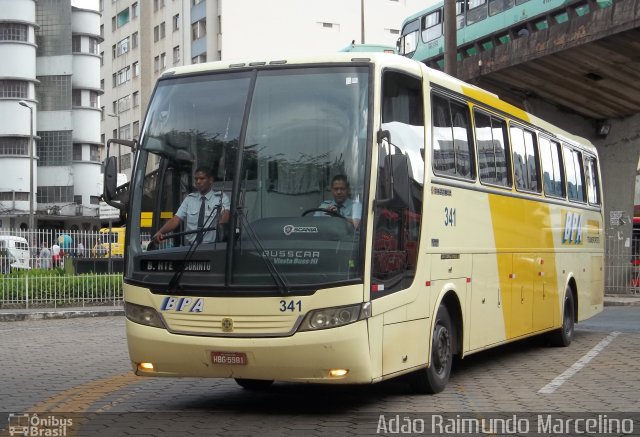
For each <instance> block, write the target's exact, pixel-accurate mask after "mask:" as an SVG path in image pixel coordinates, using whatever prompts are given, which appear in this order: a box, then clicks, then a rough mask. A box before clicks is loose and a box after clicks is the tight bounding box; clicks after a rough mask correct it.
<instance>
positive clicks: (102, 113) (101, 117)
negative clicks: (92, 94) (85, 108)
mask: <svg viewBox="0 0 640 437" xmlns="http://www.w3.org/2000/svg"><path fill="white" fill-rule="evenodd" d="M100 120H102V121H104V106H101V107H100Z"/></svg>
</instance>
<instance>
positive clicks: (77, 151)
mask: <svg viewBox="0 0 640 437" xmlns="http://www.w3.org/2000/svg"><path fill="white" fill-rule="evenodd" d="M73 160H74V161H82V144H74V145H73Z"/></svg>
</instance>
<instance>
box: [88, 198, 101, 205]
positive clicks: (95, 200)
mask: <svg viewBox="0 0 640 437" xmlns="http://www.w3.org/2000/svg"><path fill="white" fill-rule="evenodd" d="M89 203H90V204H91V205H100V196H89Z"/></svg>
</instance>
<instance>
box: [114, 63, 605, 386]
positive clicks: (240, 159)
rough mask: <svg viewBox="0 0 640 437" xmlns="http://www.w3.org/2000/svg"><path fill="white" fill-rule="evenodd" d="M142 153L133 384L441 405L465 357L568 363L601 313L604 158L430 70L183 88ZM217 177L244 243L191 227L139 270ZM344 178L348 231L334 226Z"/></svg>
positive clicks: (236, 70)
mask: <svg viewBox="0 0 640 437" xmlns="http://www.w3.org/2000/svg"><path fill="white" fill-rule="evenodd" d="M136 149H137V152H136V159H135V167H134V169H133V176H132V182H131V185H130V186H131V192H130V197H129V198H130V200H129V202H130V203H129V204H128V213H127V220H129V221H130V223H129V225H128V226H127V227H126V229H127V233H128V235H127V238H126V244H127V247H126V256H125V272H124V300H125V312H126V318H127V322H126V326H127V327H126V330H127V339H128V345H129V353H130V357H131V362H132V366H133V370H134V372H135V373H136V374H138V375H141V376H156V377H161V376H164V377H175V376H191V377H215V378H234V379H235V380H236V381H237V382H238V384H240V385H241V386H243V387H245V388H253V389H257V388H265V387H268V386H269V384H271V383H272V382H273V381H274V380H277V381H299V382H316V383H330V384H342V383H374V382H379V381H382V380H386V379H389V378H394V377H397V376H400V375H407V374H408V375H409V377H408V380H409V381H410V382H411V385H412V387H413V389H415V390H416V391H417V392H425V393H436V392H439V391H441V390H443V389H444V387H445V385H446V383H447V381H448V379H449V375H450V371H451V363H452V358H453V356H458V357H461V358H463V357H465V356H467V355H470V354H473V353H475V352H478V351H482V350H485V349H487V348H491V347H493V346H497V345H500V344H504V343H507V342H510V341H514V340H518V339H522V338H525V337H529V336H532V335H539V334H545V335H547V336H548V337H549V340H550V342H551V343H554V344H557V345H561V346H567V345H568V344H569V343H570V342H571V339H572V336H573V333H574V324H575V323H576V322H579V321H581V320H583V319H586V318H589V317H591V316H593V315H594V314H596V313H598V312H600V311H601V310H602V307H603V244H604V235H603V215H602V207H603V205H602V197H601V190H600V183H601V182H600V176H599V168H598V167H599V166H598V156H597V153H596V150H595V148H594V147H593V146H592V145H591V144H589V143H588V142H587V141H585V140H584V139H582V138H578V137H576V136H573V135H571V134H569V133H567V132H564V131H562V130H560V129H558V128H556V127H554V126H552V125H551V124H549V123H546V122H544V121H542V120H540V119H538V118H536V117H534V116H532V115H530V114H528V113H526V112H524V111H522V110H520V109H517V108H515V107H513V106H511V105H509V104H507V103H505V102H503V101H501V100H500V99H499V98H498V97H497V96H495V95H493V94H491V93H488V92H486V91H483V90H481V89H479V88H477V87H474V86H472V85H469V84H467V83H464V82H461V81H458V80H456V79H453V78H451V77H449V76H447V75H445V74H443V73H441V72H438V71H434V70H431V69H429V68H427V67H426V66H425V65H423V64H421V63H419V62H415V61H412V60H409V59H405V58H402V57H400V56H396V55H390V54H382V53H367V54H364V55H363V56H362V57H359V56H357V54H355V55H354V54H353V53H338V54H332V55H327V56H325V57H314V58H305V59H283V60H273V61H254V60H252V61H247V62H239V63H228V62H216V63H205V64H198V65H190V66H185V67H178V68H174V69H170V70H168V71H166V72H165V73H163V74H162V76H161V77H160V78H159V80H158V82H157V85H156V88H155V91H154V93H153V96H152V98H151V100H150V103H149V108H148V112H147V115H146V119H145V121H144V126H143V129H142V131H141V136H140V141H139V144H136ZM113 159H114V158H112V157H111V158H108V162H107V165H106V171H105V174H106V179H107V181H106V182H105V186H106V187H107V190H106V191H107V192H109V190H112V191H113V190H114V188H115V187H112V186H111V185H113V184H111V185H110V182H109V180H111V181H113V180H115V178H114V172H113V169H114V167H113V165H112V164H113V163H112V161H113ZM203 165H204V166H207V167H209V168H210V169H211V171H212V174H213V175H214V179H215V180H214V183H213V190H214V191H215V192H217V194H218V195H219V194H220V193H224V194H225V195H226V196H228V199H229V204H228V205H230V206H229V207H228V209H229V212H230V217H231V218H230V222H229V223H228V224H222V223H219V221H218V220H214V225H212V226H211V228H216V230H217V238H216V240H215V241H211V242H206V240H205V242H201V241H202V238H190V239H188V238H186V237H188V234H190V233H194V232H204V231H208V230H210V228H205V229H200V230H189V229H180V228H178V229H176V230H175V231H174V233H173V234H171V235H169V236H167V238H166V239H165V240H163V241H162V243H161V244H159V245H157V244H150V245H149V246H148V247H147V250H144V248H143V247H142V245H141V243H140V242H141V241H142V238H141V235H140V234H141V230H140V229H141V226H140V224H141V222H142V221H143V222H144V223H145V228H146V229H147V230H148V229H150V230H151V234H153V233H154V232H156V231H157V230H158V229H159V228H160V227H161V226H162V225H163V223H165V221H166V220H168V219H170V218H171V217H172V216H173V214H175V212H176V211H177V210H178V208H179V206H180V205H181V202H182V200H183V198H184V197H185V196H186V195H187V194H188V193H189V192H191V191H193V190H194V186H193V172H194V170H195V169H196V168H197V167H199V166H203ZM338 175H342V176H346V184H344V185H346V186H343V187H342V189H343V196H342V199H340V201H339V203H340V205H338V206H344V207H345V208H344V210H348V211H349V213H347V214H344V213H339V212H337V210H338V209H339V208H335V209H332V208H328V207H327V205H333V204H334V202H337V200H336V199H338V196H334V193H333V191H332V188H333V185H332V184H333V182H334V181H335V179H334V178H335V177H336V176H338ZM342 176H341V177H342ZM343 182H344V179H343ZM345 188H346V195H344V194H345V193H344V191H345V190H344V189H345ZM107 197H108V196H107ZM112 202H113V201H112ZM220 206H221V207H222V205H220ZM354 216H358V218H359V220H352V219H351V218H353V217H354ZM148 226H150V228H149V227H148ZM189 241H192V242H191V243H189Z"/></svg>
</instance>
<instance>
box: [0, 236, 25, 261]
mask: <svg viewBox="0 0 640 437" xmlns="http://www.w3.org/2000/svg"><path fill="white" fill-rule="evenodd" d="M0 251H1V252H2V253H3V258H4V259H3V260H2V262H3V264H5V265H8V266H9V269H30V268H31V266H30V265H29V261H30V257H31V255H30V253H31V252H30V250H29V242H28V241H27V239H26V238H23V237H16V236H13V235H0Z"/></svg>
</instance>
